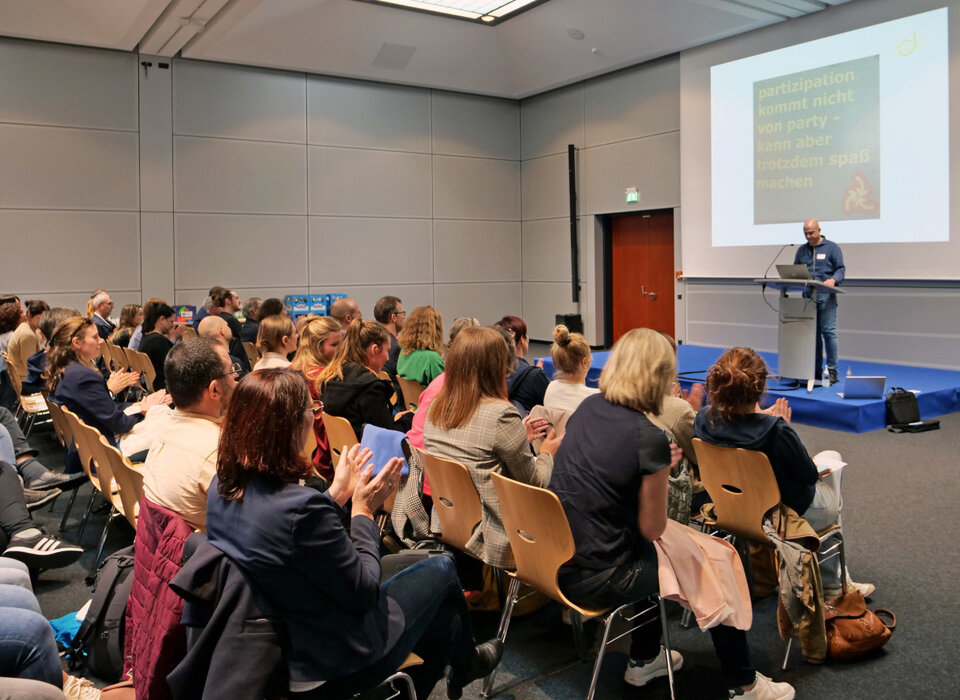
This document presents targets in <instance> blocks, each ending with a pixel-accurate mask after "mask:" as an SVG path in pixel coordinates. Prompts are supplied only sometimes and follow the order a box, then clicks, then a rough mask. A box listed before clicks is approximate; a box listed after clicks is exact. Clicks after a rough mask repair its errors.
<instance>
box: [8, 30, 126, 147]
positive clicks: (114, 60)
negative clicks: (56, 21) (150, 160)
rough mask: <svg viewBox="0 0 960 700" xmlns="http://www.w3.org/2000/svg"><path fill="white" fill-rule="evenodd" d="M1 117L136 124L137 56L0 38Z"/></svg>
mask: <svg viewBox="0 0 960 700" xmlns="http://www.w3.org/2000/svg"><path fill="white" fill-rule="evenodd" d="M0 95H2V99H0V122H15V123H19V124H46V125H50V126H72V127H90V128H94V129H116V130H123V131H136V129H137V57H136V56H135V55H133V54H129V53H120V52H117V51H100V50H97V49H86V48H80V47H78V46H63V45H58V44H41V43H38V42H30V41H13V40H8V39H3V40H0Z"/></svg>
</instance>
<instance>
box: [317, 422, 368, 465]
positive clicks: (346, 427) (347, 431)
mask: <svg viewBox="0 0 960 700" xmlns="http://www.w3.org/2000/svg"><path fill="white" fill-rule="evenodd" d="M323 427H324V428H326V429H327V441H328V442H329V443H330V460H331V461H332V462H333V468H334V469H336V468H337V465H338V464H339V463H340V452H341V451H342V449H343V446H344V445H346V446H347V447H353V446H354V445H356V444H357V443H358V442H360V441H359V440H358V439H357V434H356V433H355V432H353V426H352V425H350V421H348V420H347V419H346V418H341V417H340V416H332V415H330V414H329V413H327V412H326V411H324V412H323Z"/></svg>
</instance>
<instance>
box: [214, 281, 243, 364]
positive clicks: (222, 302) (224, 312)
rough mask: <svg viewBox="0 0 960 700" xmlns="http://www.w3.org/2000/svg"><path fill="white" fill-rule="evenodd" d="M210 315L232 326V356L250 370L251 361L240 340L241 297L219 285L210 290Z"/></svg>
mask: <svg viewBox="0 0 960 700" xmlns="http://www.w3.org/2000/svg"><path fill="white" fill-rule="evenodd" d="M210 300H211V304H212V306H211V307H210V314H211V315H216V316H220V318H222V319H223V320H224V321H226V322H227V324H228V325H229V326H230V354H231V355H232V356H233V357H235V358H236V359H237V361H238V362H239V363H240V365H241V366H242V367H243V368H244V369H245V370H248V371H249V370H250V361H249V360H248V359H247V353H246V352H245V351H244V349H243V342H242V341H241V340H240V331H241V330H242V328H241V327H240V321H239V320H238V319H237V316H236V313H237V312H238V311H239V310H240V297H239V295H238V294H237V293H236V292H234V291H232V290H230V289H226V288H225V287H221V286H220V285H217V286H215V287H212V288H211V289H210Z"/></svg>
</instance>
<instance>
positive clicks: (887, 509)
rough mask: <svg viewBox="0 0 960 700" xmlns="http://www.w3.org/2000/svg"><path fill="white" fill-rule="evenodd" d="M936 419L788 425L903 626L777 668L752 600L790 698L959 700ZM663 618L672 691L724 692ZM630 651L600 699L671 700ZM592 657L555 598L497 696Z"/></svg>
mask: <svg viewBox="0 0 960 700" xmlns="http://www.w3.org/2000/svg"><path fill="white" fill-rule="evenodd" d="M941 423H942V428H941V430H939V431H936V432H930V433H923V434H919V435H894V434H891V433H887V432H885V431H877V432H873V433H867V434H861V435H855V434H850V433H841V432H836V431H831V430H824V429H820V428H812V427H808V426H802V425H797V426H796V428H797V431H798V432H799V433H800V435H801V437H802V438H803V440H804V443H805V444H806V446H807V448H808V450H809V451H810V453H811V454H814V453H816V452H818V451H820V450H823V449H834V450H838V451H840V453H841V454H842V455H843V457H844V459H845V460H846V461H847V462H849V466H848V467H847V468H846V469H845V473H844V478H843V498H844V509H843V518H844V530H845V532H846V542H847V553H848V563H849V566H850V571H851V573H852V575H853V577H854V578H855V579H857V580H859V581H870V582H873V583H875V584H876V585H877V592H876V593H875V594H874V596H873V598H872V600H871V607H884V608H889V609H890V610H893V611H894V612H895V613H896V615H897V618H898V622H899V626H898V628H897V631H896V633H895V634H894V636H893V638H892V640H891V642H890V643H889V644H888V645H887V647H886V648H885V649H884V650H882V651H881V652H880V653H879V654H877V655H876V656H875V657H873V658H870V659H866V660H862V661H859V662H857V663H849V664H828V665H824V666H812V665H808V664H805V663H803V662H802V660H801V659H800V657H799V654H797V652H794V655H793V657H792V659H791V663H790V666H789V667H788V669H787V671H785V672H782V671H780V662H781V661H782V658H783V652H784V649H785V643H784V642H783V641H782V640H781V639H780V638H779V635H778V634H777V632H776V620H775V613H776V601H775V600H774V597H770V598H766V599H764V600H760V601H757V602H756V604H755V607H754V622H753V628H752V629H751V631H750V632H749V633H748V638H749V640H750V644H751V648H752V652H753V658H754V661H755V663H756V665H757V668H758V669H759V670H760V671H761V672H763V673H765V674H767V675H770V676H773V677H774V678H775V679H778V680H786V681H789V682H790V683H792V684H793V685H794V686H795V687H796V688H797V691H798V697H807V698H830V697H838V698H849V699H851V700H853V699H856V698H864V699H877V698H894V697H914V698H933V697H938V698H960V664H958V654H957V649H958V648H960V627H958V625H957V621H956V612H957V609H958V605H957V602H956V600H955V595H956V590H957V585H956V582H957V581H958V580H960V557H958V551H957V550H958V545H957V536H956V535H955V534H951V533H952V531H951V529H950V528H951V527H952V526H953V524H954V523H953V521H952V520H951V518H952V517H953V516H954V515H956V514H957V512H958V508H957V504H958V502H960V476H958V473H957V472H958V464H960V431H958V428H960V414H952V415H949V416H944V417H942V419H941ZM32 440H33V442H34V443H35V444H36V445H37V446H38V447H40V448H41V450H42V452H41V455H42V458H43V459H44V460H45V461H46V462H47V463H48V465H49V466H50V467H52V468H54V469H61V468H62V455H61V452H60V450H59V446H58V445H57V444H56V442H55V440H54V439H53V436H52V433H51V432H50V431H49V430H47V429H40V430H38V431H37V432H36V433H35V435H34V436H33V438H32ZM89 488H90V487H89V486H85V487H83V489H82V490H81V497H79V498H78V499H77V503H76V505H75V506H74V509H73V515H72V516H71V519H70V523H69V524H68V526H67V528H66V530H65V532H64V538H65V539H68V540H75V538H76V530H77V527H76V523H77V522H78V521H79V517H80V515H82V512H83V507H84V506H85V505H86V503H85V501H86V498H85V497H86V495H87V494H88V493H89ZM65 503H66V498H64V497H61V498H60V499H58V501H57V502H56V503H55V504H54V508H53V510H52V511H51V510H49V509H47V508H43V509H41V510H40V511H38V512H37V513H35V517H36V518H37V520H39V521H40V522H42V523H43V524H45V525H46V526H48V527H50V528H55V527H56V525H57V524H58V523H59V518H60V515H61V514H62V512H63V508H64V507H65ZM104 521H105V514H103V513H99V514H94V515H93V516H91V518H90V523H89V524H88V526H87V531H86V532H85V533H84V537H83V543H82V544H83V545H84V546H85V547H87V548H88V551H87V552H86V553H85V554H84V557H83V558H82V559H81V560H80V561H79V562H78V563H76V564H74V565H72V566H70V567H66V568H63V569H58V570H53V571H46V572H43V573H42V574H41V575H40V576H39V578H38V580H37V581H36V582H35V587H36V592H37V595H38V598H39V600H40V604H41V606H42V609H43V611H44V613H45V614H46V616H47V617H49V618H53V617H58V616H60V615H63V614H66V613H67V612H70V611H74V610H77V609H78V608H79V607H80V606H81V605H82V604H83V603H84V602H85V601H86V600H87V598H88V597H89V593H90V591H89V588H88V587H87V586H86V585H85V584H84V576H85V573H86V571H85V570H86V569H87V568H89V567H90V566H91V565H92V563H93V559H94V557H95V556H96V544H97V537H98V535H99V533H100V530H101V528H102V527H103V523H104ZM132 537H133V533H132V531H131V529H130V528H129V526H128V525H127V524H126V522H125V521H122V520H117V521H115V522H114V524H113V525H112V526H111V528H110V532H109V537H108V539H107V547H106V550H107V552H110V551H113V550H115V549H118V548H119V547H122V546H125V545H126V544H129V543H130V542H131V541H132ZM672 617H673V623H672V624H671V636H672V640H673V644H674V647H675V648H676V649H678V650H680V651H681V652H682V653H683V655H684V667H683V669H682V670H681V671H680V672H679V673H678V674H677V697H678V698H691V699H692V698H720V697H725V693H724V687H723V682H722V678H721V676H720V673H719V667H718V664H717V661H716V658H715V656H714V653H713V648H712V645H711V642H710V637H709V635H708V634H704V633H701V632H700V631H698V630H697V629H695V628H694V629H690V630H684V629H681V628H680V626H679V624H678V620H679V611H678V610H673V611H672ZM496 625H497V615H496V614H493V613H488V614H478V615H475V617H474V626H475V630H476V633H477V636H478V637H490V636H493V635H494V634H495V632H496ZM625 648H626V640H624V641H623V642H621V644H620V645H619V646H618V647H617V648H616V649H614V650H613V651H611V652H608V654H607V657H606V660H605V662H604V665H603V669H602V672H601V676H600V685H599V688H598V694H597V697H598V698H651V699H655V698H667V697H669V692H668V688H667V684H666V681H665V680H658V681H655V682H654V683H652V684H651V685H650V686H648V687H646V688H643V689H634V688H631V687H629V686H626V685H625V684H624V683H623V682H622V680H621V678H622V674H623V669H624V667H625V665H626V653H625ZM591 663H592V662H591ZM591 663H581V662H579V661H578V660H577V659H576V654H575V653H574V650H573V641H572V637H571V633H570V628H569V627H567V626H565V625H563V624H562V622H561V620H560V608H559V606H557V605H555V604H550V605H548V606H546V607H544V608H543V609H541V610H540V611H538V612H536V613H534V614H531V615H529V616H527V617H523V618H517V619H515V620H514V621H513V623H512V625H511V628H510V635H509V637H508V639H507V649H506V654H505V657H504V661H503V663H502V664H501V668H500V671H499V675H498V679H497V685H496V688H497V690H498V694H497V697H499V698H503V699H505V700H509V699H511V698H529V699H531V700H539V699H540V698H558V699H566V698H579V697H584V696H585V694H586V689H587V687H588V685H589V679H590V673H591ZM430 697H431V699H435V700H439V699H440V698H443V697H445V694H444V693H443V692H442V691H441V689H440V687H439V686H438V689H437V690H436V691H435V692H434V693H433V694H432V695H431V696H430ZM464 697H465V698H470V699H474V698H479V697H480V684H479V683H476V684H474V685H472V686H470V687H468V688H467V690H466V691H465V693H464Z"/></svg>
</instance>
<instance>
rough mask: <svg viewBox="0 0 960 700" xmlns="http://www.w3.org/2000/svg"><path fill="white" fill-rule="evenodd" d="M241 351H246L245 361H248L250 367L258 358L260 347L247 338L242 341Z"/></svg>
mask: <svg viewBox="0 0 960 700" xmlns="http://www.w3.org/2000/svg"><path fill="white" fill-rule="evenodd" d="M243 351H244V352H245V353H247V361H248V362H249V363H250V367H253V366H254V365H255V364H257V362H258V361H259V360H260V348H258V347H257V346H256V344H255V343H251V342H250V341H247V340H245V341H243Z"/></svg>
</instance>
